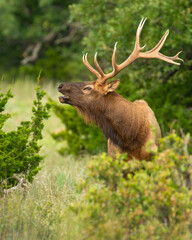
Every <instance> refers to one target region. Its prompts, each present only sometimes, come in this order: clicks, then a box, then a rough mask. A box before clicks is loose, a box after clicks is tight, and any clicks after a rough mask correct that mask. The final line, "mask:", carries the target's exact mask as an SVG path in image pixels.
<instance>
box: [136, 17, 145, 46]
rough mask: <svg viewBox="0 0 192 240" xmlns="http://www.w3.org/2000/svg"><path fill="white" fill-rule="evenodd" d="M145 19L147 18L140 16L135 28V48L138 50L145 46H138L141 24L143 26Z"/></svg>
mask: <svg viewBox="0 0 192 240" xmlns="http://www.w3.org/2000/svg"><path fill="white" fill-rule="evenodd" d="M146 20H147V18H142V19H141V22H140V24H139V26H138V28H137V33H136V41H135V49H138V50H142V49H143V48H144V47H145V46H146V45H144V46H143V47H140V44H139V39H140V35H141V32H142V30H143V26H144V24H145V22H146Z"/></svg>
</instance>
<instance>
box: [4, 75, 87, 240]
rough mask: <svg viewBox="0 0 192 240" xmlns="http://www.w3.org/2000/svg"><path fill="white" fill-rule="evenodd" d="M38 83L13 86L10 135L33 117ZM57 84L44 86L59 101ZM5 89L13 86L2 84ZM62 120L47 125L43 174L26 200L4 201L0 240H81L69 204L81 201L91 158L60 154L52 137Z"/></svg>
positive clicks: (16, 196)
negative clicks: (79, 188)
mask: <svg viewBox="0 0 192 240" xmlns="http://www.w3.org/2000/svg"><path fill="white" fill-rule="evenodd" d="M35 86H36V83H34V82H32V81H31V80H30V79H25V80H24V81H19V80H18V81H16V82H15V83H14V84H13V85H11V89H12V92H13V94H14V98H13V99H11V100H10V101H9V103H8V104H7V108H6V111H7V112H9V113H12V114H13V117H12V119H10V120H8V121H7V124H6V126H5V130H6V131H10V130H12V129H15V128H16V126H17V125H19V123H20V122H21V121H24V120H28V119H29V118H30V116H31V107H32V102H33V99H34V98H35ZM56 86H57V84H54V83H50V82H48V83H44V84H43V85H42V88H43V89H44V90H45V91H46V92H47V93H48V96H51V97H52V98H54V99H56V98H57V97H58V94H57V88H56ZM0 87H1V89H3V90H6V89H7V88H9V85H8V84H6V83H5V82H2V83H1V86H0ZM63 127H64V126H63V125H62V124H61V122H60V121H59V119H57V118H56V117H55V116H54V115H53V114H51V117H50V119H49V120H48V121H47V122H45V128H44V130H43V136H44V138H43V140H42V141H41V145H42V149H41V154H43V155H45V160H44V162H43V164H42V170H41V171H40V172H39V173H38V175H37V176H36V178H35V180H34V182H33V183H32V184H31V186H30V188H29V191H28V192H27V194H26V195H25V196H24V195H23V192H15V193H12V194H11V195H7V196H3V197H0V239H1V240H5V239H14V240H17V239H18V240H21V239H27V240H28V239H29V240H38V239H41V240H42V239H46V240H47V239H78V224H77V223H76V222H75V216H74V215H72V213H71V212H69V211H68V204H69V203H70V202H71V201H72V200H75V199H76V200H78V198H81V195H79V193H77V192H76V190H75V187H74V186H75V184H76V182H77V181H79V179H82V178H83V175H84V166H85V162H86V161H88V157H84V158H79V159H75V158H74V157H71V156H65V157H62V156H60V155H59V154H58V153H57V147H58V145H57V144H56V143H55V141H54V140H53V139H52V137H51V136H50V132H51V131H57V130H58V129H59V128H63Z"/></svg>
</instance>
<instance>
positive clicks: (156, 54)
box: [140, 30, 183, 65]
mask: <svg viewBox="0 0 192 240" xmlns="http://www.w3.org/2000/svg"><path fill="white" fill-rule="evenodd" d="M168 35H169V30H167V31H166V32H165V34H164V35H163V37H162V38H161V40H160V41H159V42H158V43H157V45H156V46H155V47H154V48H152V49H151V50H149V51H147V52H144V53H142V52H140V57H141V58H157V59H160V60H163V61H165V62H169V63H172V64H175V65H180V63H178V62H174V60H180V61H182V62H183V59H181V58H179V57H178V55H179V54H180V53H181V52H182V51H180V52H178V53H177V54H176V55H175V56H173V57H169V56H165V55H163V54H162V53H160V52H159V51H160V50H161V48H162V47H163V45H164V43H165V41H166V39H167V36H168Z"/></svg>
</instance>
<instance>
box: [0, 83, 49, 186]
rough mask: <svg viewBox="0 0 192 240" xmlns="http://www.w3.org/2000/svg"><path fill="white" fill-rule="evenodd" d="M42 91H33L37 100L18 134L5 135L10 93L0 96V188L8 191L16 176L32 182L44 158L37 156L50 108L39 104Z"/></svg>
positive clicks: (14, 182)
mask: <svg viewBox="0 0 192 240" xmlns="http://www.w3.org/2000/svg"><path fill="white" fill-rule="evenodd" d="M44 95H45V92H44V91H43V90H40V88H39V87H37V88H36V96H37V100H35V101H34V102H33V107H32V112H33V115H32V117H31V121H22V122H21V124H20V126H18V127H17V130H15V131H10V132H5V131H4V130H3V126H4V124H5V122H6V120H7V119H8V118H10V117H11V115H10V114H8V113H5V112H4V110H5V106H6V104H7V102H8V100H9V99H10V98H11V97H13V95H12V93H11V90H8V91H7V93H6V94H3V93H2V94H0V187H1V188H10V187H12V186H14V185H15V184H16V183H17V180H16V179H15V177H14V176H15V175H19V176H24V177H25V178H26V179H27V180H28V181H30V182H31V181H32V180H33V177H34V176H35V175H36V174H37V172H38V171H39V169H40V167H39V164H40V162H41V161H42V159H43V156H41V155H39V154H38V153H39V150H40V148H41V146H40V145H39V144H38V140H40V139H42V134H41V132H42V130H43V127H44V124H43V120H44V119H47V118H48V117H49V109H50V104H48V103H46V104H43V103H42V98H43V96H44Z"/></svg>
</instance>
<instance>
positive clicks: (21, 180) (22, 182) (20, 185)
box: [2, 175, 29, 194]
mask: <svg viewBox="0 0 192 240" xmlns="http://www.w3.org/2000/svg"><path fill="white" fill-rule="evenodd" d="M11 178H14V179H15V180H17V181H18V184H17V185H16V186H14V187H12V188H9V189H3V190H2V193H3V194H9V193H12V192H13V191H15V190H18V189H23V190H24V191H26V190H27V189H28V188H29V187H28V185H27V180H26V178H19V177H18V176H16V175H14V176H13V177H11Z"/></svg>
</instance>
